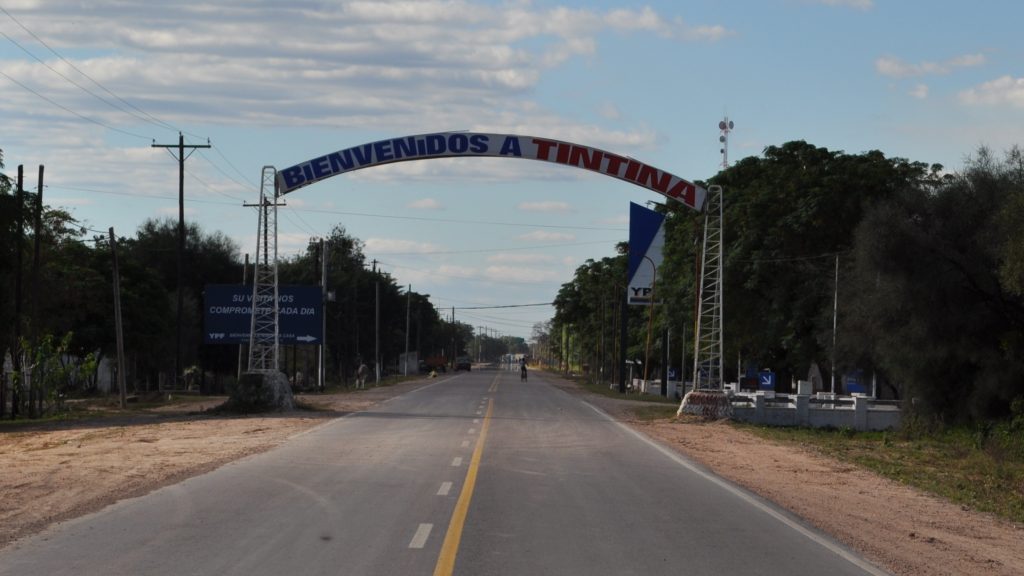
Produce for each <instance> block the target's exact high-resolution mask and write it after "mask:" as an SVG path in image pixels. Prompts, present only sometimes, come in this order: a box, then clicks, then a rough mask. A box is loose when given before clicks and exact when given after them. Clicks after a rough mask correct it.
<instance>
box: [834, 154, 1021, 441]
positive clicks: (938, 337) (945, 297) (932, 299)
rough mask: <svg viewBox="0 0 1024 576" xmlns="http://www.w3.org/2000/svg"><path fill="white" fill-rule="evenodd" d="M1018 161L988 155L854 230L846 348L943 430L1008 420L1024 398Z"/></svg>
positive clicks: (888, 204)
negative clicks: (1017, 271) (1017, 281)
mask: <svg viewBox="0 0 1024 576" xmlns="http://www.w3.org/2000/svg"><path fill="white" fill-rule="evenodd" d="M1018 159H1019V154H1017V153H1011V154H1010V155H1009V156H1008V158H1007V159H1006V160H1005V161H1002V162H1000V161H997V160H996V159H995V158H993V157H992V156H991V154H990V153H988V151H986V150H984V149H982V150H981V151H979V153H978V155H977V156H976V157H975V158H974V159H972V160H971V161H970V162H969V163H968V165H967V167H966V169H965V170H964V172H963V173H962V174H958V175H955V176H949V177H947V178H945V179H943V180H942V181H941V182H938V183H936V184H935V185H933V186H931V187H927V188H926V187H919V188H916V189H909V190H905V191H904V192H903V193H901V194H899V195H896V196H894V197H892V198H889V199H887V200H886V201H885V202H881V203H879V204H878V205H877V206H874V207H872V209H871V210H869V211H868V213H867V214H866V215H865V217H864V219H863V221H862V222H861V224H860V226H859V228H858V231H857V243H856V249H855V252H854V259H853V260H854V261H853V267H852V270H851V275H850V276H851V278H850V282H849V284H848V285H849V286H850V288H851V289H850V291H849V295H848V298H847V299H846V300H845V303H846V307H845V310H844V312H845V313H844V314H843V317H842V319H841V322H843V325H844V328H845V329H844V336H843V340H842V343H841V348H840V350H841V351H842V354H843V355H844V356H846V357H853V358H863V359H866V361H867V362H870V363H871V364H874V365H875V366H878V367H879V368H880V369H881V370H883V371H884V372H885V374H886V375H887V376H888V378H889V380H891V381H893V382H894V383H896V385H897V389H898V391H899V392H900V395H901V396H902V397H904V398H915V399H916V402H915V403H913V404H910V405H908V406H907V407H908V408H912V409H913V410H916V411H921V412H923V413H924V414H928V415H932V416H935V417H937V418H938V419H939V421H941V422H947V423H957V422H969V421H976V422H983V421H985V420H988V419H991V418H1005V417H1008V416H1009V414H1010V409H1009V408H1010V401H1011V400H1012V399H1013V398H1015V397H1017V396H1019V395H1021V394H1024V362H1022V360H1021V359H1022V358H1024V339H1022V334H1024V299H1022V297H1021V294H1019V293H1015V292H1014V290H1013V282H1012V281H1011V282H1008V281H1007V276H1012V274H1009V273H1008V272H1007V270H1010V269H1012V266H1013V265H1014V260H1013V254H1014V253H1015V249H1016V248H1015V247H1014V243H1015V242H1017V240H1016V236H1015V235H1014V234H1015V232H1014V231H1013V230H1011V229H1010V227H1008V226H1007V225H1006V220H1007V218H1008V217H1007V214H1008V212H1012V211H1013V210H1014V207H1015V205H1016V203H1017V202H1019V199H1020V197H1021V195H1022V194H1024V180H1022V179H1020V178H1019V171H1018V170H1016V169H1013V166H1014V165H1015V163H1016V162H1017V160H1018ZM1010 280H1012V278H1011V279H1010Z"/></svg>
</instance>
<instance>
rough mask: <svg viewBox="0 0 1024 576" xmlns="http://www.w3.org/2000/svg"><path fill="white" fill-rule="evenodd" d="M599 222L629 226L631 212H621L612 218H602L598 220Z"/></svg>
mask: <svg viewBox="0 0 1024 576" xmlns="http://www.w3.org/2000/svg"><path fill="white" fill-rule="evenodd" d="M597 223H598V224H607V225H609V226H629V214H619V215H618V216H613V217H611V218H601V219H600V220H598V221H597Z"/></svg>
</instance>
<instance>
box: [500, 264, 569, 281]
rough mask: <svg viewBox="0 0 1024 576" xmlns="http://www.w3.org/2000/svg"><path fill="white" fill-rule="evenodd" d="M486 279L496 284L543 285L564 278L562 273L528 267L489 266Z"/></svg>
mask: <svg viewBox="0 0 1024 576" xmlns="http://www.w3.org/2000/svg"><path fill="white" fill-rule="evenodd" d="M483 275H484V277H485V278H487V279H489V280H493V281H495V282H516V283H520V284H541V283H545V282H555V281H558V280H561V279H562V278H563V274H562V272H561V271H555V270H547V269H544V268H531V267H528V266H488V267H487V268H486V269H484V274H483Z"/></svg>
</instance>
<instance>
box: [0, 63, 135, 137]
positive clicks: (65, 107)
mask: <svg viewBox="0 0 1024 576" xmlns="http://www.w3.org/2000/svg"><path fill="white" fill-rule="evenodd" d="M0 76H3V77H4V78H7V79H8V80H10V81H11V82H13V83H15V84H17V85H18V86H20V87H21V88H22V89H24V90H26V91H28V92H31V93H32V94H35V95H36V96H37V97H38V98H40V99H42V100H45V101H47V102H49V103H50V104H52V105H54V106H56V107H57V108H60V109H61V110H64V111H65V112H68V113H70V114H74V115H75V116H78V117H79V118H81V119H82V120H85V121H86V122H92V123H93V124H96V125H97V126H101V127H103V128H106V129H107V130H112V131H114V132H119V133H121V134H124V135H126V136H131V137H133V138H139V139H142V140H152V138H150V137H149V136H143V135H142V134H136V133H134V132H129V131H128V130H122V129H120V128H117V127H115V126H111V125H110V124H107V123H105V122H101V121H99V120H96V119H95V118H90V117H88V116H86V115H85V114H81V113H79V112H76V111H74V110H72V109H71V108H68V107H67V106H64V105H63V104H60V103H58V102H56V101H54V100H52V99H50V98H49V97H47V96H44V95H43V94H41V93H39V92H37V91H35V90H33V89H32V88H30V87H28V86H26V85H25V84H22V83H21V82H19V81H18V80H15V79H14V78H12V77H10V76H8V75H7V73H6V72H4V71H2V70H0Z"/></svg>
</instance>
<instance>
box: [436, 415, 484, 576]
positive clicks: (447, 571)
mask: <svg viewBox="0 0 1024 576" xmlns="http://www.w3.org/2000/svg"><path fill="white" fill-rule="evenodd" d="M493 413H494V400H490V401H488V403H487V414H486V415H485V416H484V423H483V425H482V426H481V427H480V437H479V439H478V440H477V443H476V448H475V449H474V450H473V458H472V459H471V460H470V462H469V468H468V469H467V470H466V481H465V482H463V483H462V491H461V492H460V493H459V500H458V502H456V503H455V510H454V511H453V512H452V519H451V522H449V523H448V531H447V532H446V533H445V535H444V543H443V544H441V553H440V555H438V557H437V565H436V566H434V576H451V574H452V572H453V571H454V570H455V556H456V555H457V554H458V553H459V543H460V542H462V529H463V528H464V527H465V525H466V515H467V514H468V513H469V503H470V501H471V500H472V499H473V489H474V488H476V475H477V472H478V471H479V470H480V459H481V457H482V456H483V453H484V442H485V441H486V440H487V430H488V429H489V428H490V426H491V414H493Z"/></svg>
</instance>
